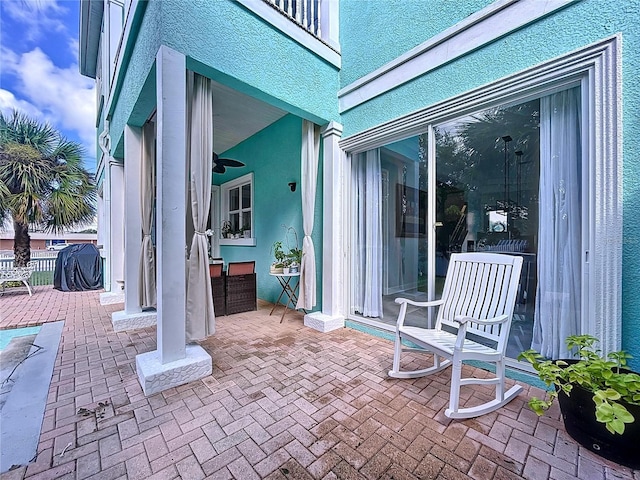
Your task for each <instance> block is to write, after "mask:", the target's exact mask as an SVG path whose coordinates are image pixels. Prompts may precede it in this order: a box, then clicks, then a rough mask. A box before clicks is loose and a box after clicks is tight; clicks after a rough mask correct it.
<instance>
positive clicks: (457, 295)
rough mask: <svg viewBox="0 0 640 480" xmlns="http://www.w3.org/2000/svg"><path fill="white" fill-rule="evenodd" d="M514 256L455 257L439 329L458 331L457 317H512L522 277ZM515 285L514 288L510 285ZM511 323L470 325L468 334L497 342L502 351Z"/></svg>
mask: <svg viewBox="0 0 640 480" xmlns="http://www.w3.org/2000/svg"><path fill="white" fill-rule="evenodd" d="M512 258H513V257H511V256H507V255H501V254H496V253H491V254H479V253H474V254H464V253H462V254H454V255H452V256H451V266H450V268H449V270H448V272H447V278H446V280H445V285H444V290H443V293H442V298H443V299H444V304H443V305H442V306H441V307H440V309H439V311H438V316H437V320H436V329H438V330H439V329H441V328H442V325H447V326H448V327H450V328H452V329H454V330H457V329H458V327H459V323H458V322H456V321H454V319H455V318H456V317H457V316H460V315H462V316H465V317H472V318H475V319H478V320H486V319H489V318H495V317H497V316H499V315H508V316H509V317H511V316H512V314H513V309H514V305H515V301H514V300H515V295H516V293H517V284H518V281H519V275H514V273H515V272H514V265H513V260H512ZM514 282H515V287H511V288H510V286H511V284H512V283H514ZM509 326H510V322H507V323H506V324H498V325H480V324H478V323H475V322H469V323H468V324H467V333H470V334H474V335H478V336H481V337H484V338H486V339H487V340H489V341H493V342H496V343H497V344H498V345H499V346H498V347H497V350H501V349H502V348H501V347H503V346H505V345H506V341H507V340H508V335H509Z"/></svg>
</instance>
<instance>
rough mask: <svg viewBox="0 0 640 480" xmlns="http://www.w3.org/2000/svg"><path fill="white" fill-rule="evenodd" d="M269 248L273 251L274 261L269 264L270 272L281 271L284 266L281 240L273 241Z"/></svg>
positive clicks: (284, 256)
mask: <svg viewBox="0 0 640 480" xmlns="http://www.w3.org/2000/svg"><path fill="white" fill-rule="evenodd" d="M271 250H272V252H273V256H274V257H275V259H276V261H275V262H273V263H272V264H271V269H270V272H271V273H282V269H283V268H284V264H285V258H286V255H285V253H284V250H283V249H282V242H273V245H272V246H271Z"/></svg>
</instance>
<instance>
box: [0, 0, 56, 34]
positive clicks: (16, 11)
mask: <svg viewBox="0 0 640 480" xmlns="http://www.w3.org/2000/svg"><path fill="white" fill-rule="evenodd" d="M0 1H2V0H0ZM2 8H3V10H4V12H5V13H6V14H7V15H8V16H9V17H11V18H12V19H13V20H15V21H16V22H20V23H22V24H23V25H24V26H25V31H24V37H25V38H26V39H27V40H30V41H36V40H38V39H40V38H41V37H42V35H44V34H45V33H46V32H51V31H54V32H65V31H66V30H67V27H66V26H65V24H64V22H63V21H62V20H61V19H60V17H61V16H62V15H63V14H64V13H65V12H66V9H65V8H64V7H63V6H62V4H61V3H59V2H58V1H57V0H20V1H5V2H4V3H3V5H2Z"/></svg>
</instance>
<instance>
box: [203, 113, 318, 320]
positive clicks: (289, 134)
mask: <svg viewBox="0 0 640 480" xmlns="http://www.w3.org/2000/svg"><path fill="white" fill-rule="evenodd" d="M301 132H302V120H301V119H300V118H299V117H296V116H294V115H287V116H285V117H283V118H282V119H281V120H279V121H277V122H275V123H274V124H272V125H270V126H268V127H267V128H265V129H264V130H262V131H260V132H258V133H257V134H256V135H254V136H252V137H251V138H249V139H247V140H245V141H244V142H242V143H240V144H239V145H237V146H236V147H234V148H232V149H230V150H228V151H227V152H225V157H229V158H235V159H238V160H241V161H242V159H244V158H246V159H247V160H250V159H251V160H252V162H251V166H247V167H244V168H229V169H227V172H226V173H225V174H224V175H214V183H215V184H216V185H220V184H221V183H222V182H228V181H230V180H233V179H235V178H238V177H240V176H242V175H245V174H247V173H249V172H251V171H253V172H254V207H253V208H254V210H253V215H254V231H253V232H252V236H253V237H255V238H256V246H255V247H246V246H238V247H234V246H221V247H220V253H221V255H222V258H224V260H225V262H226V263H228V262H234V261H243V260H251V259H256V274H257V284H258V298H260V299H263V300H267V301H269V302H275V301H276V300H277V299H278V295H279V294H280V292H281V291H282V290H281V288H280V286H279V284H278V282H277V279H275V278H273V277H271V276H269V265H270V264H271V263H272V262H273V261H274V260H275V259H274V257H273V251H272V248H271V247H272V245H273V242H276V241H281V242H283V245H286V244H285V229H284V228H282V225H287V226H291V227H293V228H295V230H296V232H297V235H298V247H299V248H302V238H303V236H304V232H303V229H302V207H301V197H300V195H301V188H300V183H301V182H300V150H301V147H302V139H301ZM320 157H321V158H322V152H320ZM247 163H248V162H247ZM289 182H296V183H297V188H296V191H295V192H292V191H291V190H290V188H289V185H288V184H289ZM315 206H316V213H315V219H314V230H313V235H312V237H311V238H312V239H313V244H314V247H315V251H316V258H317V259H318V262H317V263H318V265H319V264H320V261H319V258H321V257H320V253H321V252H322V165H319V170H318V186H317V191H316V204H315ZM321 273H322V272H321V269H320V268H318V269H317V271H316V276H317V278H316V288H317V291H316V292H317V293H316V298H317V299H318V306H317V308H320V307H321V302H320V299H321V298H322V278H321Z"/></svg>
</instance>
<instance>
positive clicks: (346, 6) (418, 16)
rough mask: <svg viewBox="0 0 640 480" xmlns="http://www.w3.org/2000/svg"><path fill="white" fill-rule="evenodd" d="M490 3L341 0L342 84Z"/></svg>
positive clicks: (470, 0) (472, 0) (485, 0)
mask: <svg viewBox="0 0 640 480" xmlns="http://www.w3.org/2000/svg"><path fill="white" fill-rule="evenodd" d="M490 3H491V0H465V1H464V2H452V1H451V0H385V1H384V2H381V1H362V0H340V47H341V53H342V72H341V75H340V86H341V87H344V86H345V85H348V84H350V83H351V82H354V81H356V80H358V79H359V78H360V77H363V76H364V75H366V74H368V73H370V72H371V71H373V70H375V69H377V68H379V67H381V66H382V65H384V64H385V63H387V62H390V61H392V60H394V59H395V58H396V57H398V56H399V55H401V54H403V53H405V52H407V51H408V50H411V49H412V48H414V47H416V46H418V45H420V44H421V43H423V42H424V41H425V40H427V39H429V38H431V37H433V36H435V35H437V34H439V33H440V32H442V31H443V30H446V29H447V28H449V27H451V26H453V25H455V24H456V23H458V22H460V21H462V20H464V19H465V18H466V17H468V16H469V15H471V14H473V13H475V12H477V11H478V10H481V9H482V8H484V7H486V6H487V5H489V4H490ZM372 45H373V46H374V47H373V48H372Z"/></svg>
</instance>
